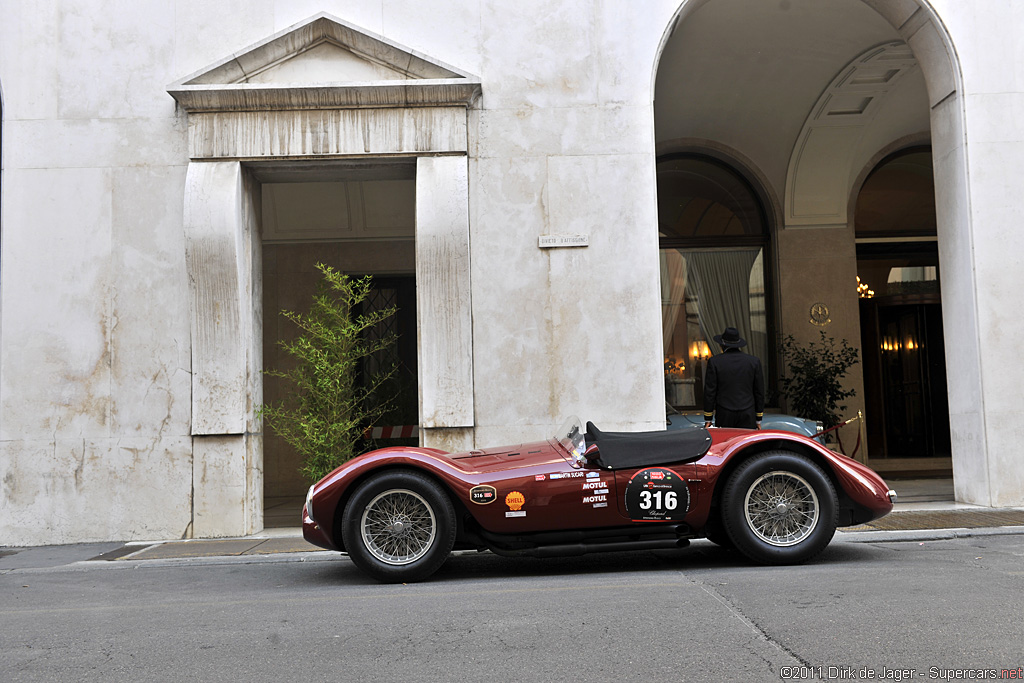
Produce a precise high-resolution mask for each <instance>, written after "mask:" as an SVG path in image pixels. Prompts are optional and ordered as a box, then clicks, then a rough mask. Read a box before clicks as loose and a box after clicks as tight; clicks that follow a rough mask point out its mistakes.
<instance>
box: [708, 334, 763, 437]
mask: <svg viewBox="0 0 1024 683" xmlns="http://www.w3.org/2000/svg"><path fill="white" fill-rule="evenodd" d="M715 341H716V342H718V343H719V344H720V345H721V346H722V348H723V349H724V351H723V352H722V353H720V354H718V355H715V356H712V357H711V358H710V359H709V360H708V369H707V370H706V371H705V373H704V426H705V427H710V426H711V418H712V417H715V416H716V415H717V418H716V419H715V424H716V426H718V427H742V428H744V429H760V428H761V418H762V417H764V373H762V371H761V361H760V360H758V358H757V356H751V355H749V354H746V353H743V352H742V351H740V349H741V348H743V347H744V346H746V345H747V342H746V340H745V339H743V338H741V337H740V333H739V330H737V329H736V328H735V327H727V328H725V332H723V333H722V334H717V335H715Z"/></svg>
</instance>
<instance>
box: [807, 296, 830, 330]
mask: <svg viewBox="0 0 1024 683" xmlns="http://www.w3.org/2000/svg"><path fill="white" fill-rule="evenodd" d="M830 322H832V318H830V317H829V316H828V306H826V305H825V304H823V303H820V302H819V303H816V304H812V305H811V324H812V325H817V326H818V327H825V325H828V324H829V323H830Z"/></svg>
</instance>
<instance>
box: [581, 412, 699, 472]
mask: <svg viewBox="0 0 1024 683" xmlns="http://www.w3.org/2000/svg"><path fill="white" fill-rule="evenodd" d="M584 438H586V440H587V443H588V444H590V443H593V444H595V445H597V450H598V455H597V465H598V466H599V467H601V468H602V469H606V470H624V469H629V468H632V467H653V466H654V465H667V464H669V463H684V462H691V461H693V460H699V459H700V458H701V457H703V456H704V454H705V453H707V452H708V449H709V448H711V435H710V434H709V433H708V430H706V429H704V428H703V427H701V428H699V429H672V430H667V431H662V432H602V431H601V430H599V429H598V428H597V427H595V426H594V423H593V422H587V434H586V436H585V437H584Z"/></svg>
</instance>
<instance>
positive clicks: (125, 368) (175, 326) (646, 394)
mask: <svg viewBox="0 0 1024 683" xmlns="http://www.w3.org/2000/svg"><path fill="white" fill-rule="evenodd" d="M712 1H713V0H712ZM875 4H877V2H876V3H875ZM892 4H894V5H895V4H901V3H895V2H894V3H892ZM902 4H903V5H907V4H909V3H907V2H904V3H902ZM679 5H680V3H679V2H677V1H674V0H659V1H657V2H653V1H652V2H647V3H644V7H643V11H638V10H637V8H636V5H634V4H633V3H627V2H615V1H611V0H608V1H605V2H585V1H583V0H574V1H573V2H565V1H563V0H550V1H541V2H537V3H531V4H529V5H527V6H522V5H520V4H517V3H508V2H501V1H499V0H482V1H470V0H465V1H462V2H395V1H392V0H375V1H366V2H360V3H349V2H342V1H341V0H323V1H317V2H312V1H308V0H302V1H301V2H285V1H283V0H255V1H252V2H235V1H227V0H225V1H223V2H199V1H190V0H178V1H175V2H129V1H127V0H123V1H121V2H116V3H113V4H111V3H109V2H100V1H99V0H81V1H79V2H70V1H68V2H54V3H34V2H27V1H24V2H22V1H19V0H10V1H8V2H4V3H3V4H2V5H0V87H2V88H3V95H4V110H3V116H4V121H3V138H2V143H3V149H2V158H3V197H2V207H0V208H2V230H3V254H2V259H3V260H2V265H0V287H2V291H0V296H2V300H0V315H2V324H0V334H2V339H0V493H2V497H0V545H2V544H31V543H43V542H45V543H57V542H70V541H89V540H104V539H133V538H173V537H181V536H188V535H191V534H193V533H195V531H196V530H195V527H194V523H195V519H194V516H195V514H196V513H195V511H194V509H195V507H196V503H197V502H198V503H200V505H199V507H200V508H201V509H202V510H211V509H214V508H212V507H210V505H211V504H212V503H211V499H210V498H209V497H206V498H203V499H202V500H198V499H197V500H194V495H193V485H194V482H195V481H200V480H201V474H200V473H199V470H198V469H197V467H199V468H202V467H204V466H205V465H203V463H199V464H198V465H197V461H196V459H195V456H194V449H195V448H196V447H195V446H194V445H193V439H194V438H198V437H193V433H194V429H193V427H194V425H193V424H192V419H193V418H192V412H191V408H190V406H191V403H192V398H193V397H192V377H191V375H190V373H191V372H192V367H191V360H190V359H191V355H192V352H193V349H192V345H191V332H190V329H191V328H190V321H189V296H190V294H189V282H188V276H187V269H186V260H185V235H184V229H183V220H184V218H183V211H184V195H185V184H186V168H187V166H188V163H189V158H188V155H189V152H188V150H187V135H188V133H187V129H186V125H185V124H186V118H185V116H184V114H183V112H181V111H178V110H176V109H175V102H174V100H173V99H172V98H171V97H170V96H168V94H167V92H166V87H167V84H168V83H171V82H172V81H174V80H175V79H179V78H181V77H182V76H184V75H185V74H189V73H193V72H195V71H197V70H198V69H200V68H202V67H203V66H204V65H206V64H210V63H211V62H214V61H216V60H219V59H221V58H223V57H225V56H227V55H228V54H230V53H233V52H237V51H239V50H242V49H243V48H245V47H246V46H248V45H251V44H253V43H255V42H257V41H260V40H263V39H264V38H266V37H267V36H269V35H271V34H273V33H275V32H277V31H280V30H281V29H283V28H285V27H287V26H290V25H292V24H294V23H296V22H299V21H302V20H304V19H306V18H307V17H309V16H311V15H313V14H316V13H318V12H322V11H326V12H330V13H332V14H334V15H337V16H338V17H340V18H342V19H344V20H345V21H349V22H352V23H354V24H358V25H360V26H362V27H364V28H366V29H368V30H370V31H373V32H376V33H379V34H381V35H384V36H386V37H387V38H389V39H390V40H393V41H396V42H398V43H401V44H404V45H407V46H410V47H411V48H412V49H415V50H416V51H417V52H419V53H422V54H425V55H429V56H430V57H433V58H436V59H438V60H441V61H444V62H446V63H449V64H452V65H455V66H456V67H458V68H460V69H463V70H465V71H467V72H470V73H473V74H476V75H478V76H480V78H481V80H482V83H483V96H482V98H481V99H480V101H479V102H478V103H476V105H474V108H473V109H472V110H471V111H470V114H469V128H468V131H467V134H468V141H467V145H468V149H469V159H468V186H469V209H470V214H469V221H470V255H471V278H472V297H471V300H472V340H473V350H474V353H473V368H472V377H473V380H472V381H473V387H474V388H473V392H474V414H473V419H474V423H475V430H474V436H473V440H474V442H475V444H476V445H478V446H487V445H495V444H499V443H504V442H514V441H520V440H527V439H531V438H539V437H542V436H544V435H546V434H547V433H548V431H549V430H550V428H551V427H552V426H553V425H555V424H556V423H557V422H559V421H560V419H561V418H562V417H563V416H564V415H566V414H568V413H578V414H579V415H580V416H581V417H584V418H585V419H590V420H593V421H595V422H596V423H598V424H600V425H601V426H602V427H604V428H607V429H620V428H621V429H656V428H659V427H660V425H661V422H662V410H663V397H662V393H661V386H662V368H661V335H660V309H659V288H658V268H657V234H656V223H657V216H656V208H655V206H656V205H655V195H654V192H655V190H654V187H655V183H654V180H655V176H654V159H653V150H654V144H655V141H654V127H653V109H652V103H651V98H652V95H653V86H654V75H655V69H656V63H657V60H658V57H659V50H660V47H661V44H662V41H663V38H664V35H665V32H666V30H667V27H668V26H669V24H670V22H671V20H672V17H673V16H674V14H675V13H676V10H677V9H678V7H679ZM932 5H933V7H934V8H935V11H936V12H937V13H938V16H939V17H940V18H941V21H942V24H943V26H944V28H945V30H947V31H948V32H949V35H950V36H951V37H952V40H953V43H954V45H955V47H956V55H957V57H958V58H959V60H960V63H961V65H962V74H961V76H962V83H963V108H964V111H965V114H966V116H965V121H966V125H967V130H966V136H967V139H968V144H967V145H966V146H965V147H962V148H960V149H959V150H954V154H953V156H952V157H950V159H949V160H948V166H947V167H946V168H947V169H948V170H947V171H946V172H948V173H950V174H952V175H953V176H956V174H957V173H958V172H959V170H958V169H960V166H958V164H962V165H965V168H966V169H967V173H968V174H969V180H970V185H969V188H970V195H969V201H968V202H960V200H956V201H958V202H960V203H959V205H957V206H955V207H952V208H950V209H949V211H950V212H951V215H956V216H962V217H965V220H963V221H961V222H959V223H958V226H965V227H963V228H962V229H958V231H954V232H952V233H951V234H950V235H947V236H946V237H945V238H944V239H945V246H944V247H943V249H944V250H945V252H944V254H945V253H956V254H958V255H959V258H961V260H962V261H963V262H964V263H965V264H966V265H965V266H964V269H963V272H964V273H965V275H964V277H961V278H960V279H958V280H957V281H956V282H955V287H956V288H957V290H956V291H955V292H949V293H947V292H946V291H945V290H944V292H943V296H944V300H945V301H946V302H947V303H954V304H955V302H954V301H953V299H955V297H957V296H962V297H965V303H964V304H963V307H964V309H965V310H971V311H973V310H977V318H978V319H977V324H976V325H975V324H974V323H973V321H971V322H969V323H968V324H966V325H962V326H960V328H958V329H956V330H950V326H949V325H947V334H950V335H952V336H951V343H947V348H950V349H951V351H950V356H951V359H954V358H956V353H957V349H958V348H963V349H966V350H967V351H966V361H965V364H964V367H962V368H961V367H959V366H958V365H957V364H956V363H955V362H952V360H951V363H950V365H949V371H950V373H955V372H967V373H978V374H979V375H980V381H979V383H978V385H979V388H978V389H977V393H976V394H969V395H958V396H955V397H954V396H951V400H950V406H951V413H952V416H953V420H954V427H953V429H954V442H955V443H956V442H957V439H956V436H955V435H956V433H957V429H958V424H957V420H958V419H962V420H964V421H966V422H969V423H970V428H969V429H966V430H965V431H964V434H966V436H964V438H963V439H961V441H960V448H961V452H962V453H965V454H968V455H969V457H963V458H960V459H959V460H957V461H956V468H957V469H956V473H957V477H958V482H957V492H958V495H960V496H962V497H964V498H965V499H969V500H971V501H972V502H983V501H986V500H987V501H989V502H991V503H993V504H1007V503H1014V502H1016V503H1018V504H1019V503H1021V502H1024V501H1022V494H1021V491H1022V490H1024V468H1022V466H1021V465H1020V464H1019V463H1018V462H1017V460H1018V459H1017V458H1016V456H1015V449H1014V445H1015V444H1016V443H1019V442H1020V440H1021V437H1022V436H1024V435H1022V434H1021V430H1022V428H1021V427H1020V426H1019V425H1020V424H1022V423H1024V420H1022V419H1021V418H1022V415H1021V412H1022V411H1021V408H1020V407H1019V406H1018V402H1017V401H1016V400H1015V397H1016V393H1017V392H1016V388H1017V387H1019V386H1020V385H1021V380H1022V379H1024V370H1021V369H1020V368H1019V364H1016V363H1015V362H1014V361H1015V353H1014V350H1015V346H1016V344H1015V341H1016V340H1017V339H1020V338H1021V334H1020V333H1021V330H1020V329H1019V328H1020V327H1021V326H1022V325H1024V323H1022V322H1021V321H1019V320H1018V318H1017V317H1015V316H1013V315H1012V313H1011V312H1012V311H1014V310H1015V309H1014V304H1015V300H1016V298H1017V291H1018V288H1019V276H1018V273H1019V272H1020V268H1019V267H1018V264H1017V261H1018V260H1019V259H1020V255H1021V254H1024V237H1022V236H1021V235H1020V234H1019V233H1020V231H1019V230H1018V229H1017V226H1019V225H1020V224H1021V223H1022V219H1024V200H1022V198H1021V195H1020V193H1019V192H1018V191H1017V187H1018V186H1019V184H1020V178H1021V171H1022V170H1024V169H1022V164H1024V162H1022V161H1021V160H1022V159H1024V124H1022V123H1021V121H1022V120H1024V119H1022V117H1021V116H1020V115H1019V114H1020V112H1021V111H1024V87H1022V86H1024V71H1022V69H1024V54H1022V53H1024V43H1022V42H1021V41H1019V40H1018V39H1017V38H1016V36H1018V35H1019V34H1020V33H1021V32H1022V29H1024V8H1022V7H1021V5H1020V3H1017V2H1014V1H1013V0H987V1H986V2H981V3H974V2H972V3H963V2H960V1H959V0H935V1H934V2H933V3H932ZM955 119H956V117H955V116H953V117H951V119H950V120H954V121H955ZM935 120H937V119H935V118H933V125H934V121H935ZM938 120H942V119H941V117H940V118H939V119H938ZM954 137H955V135H954ZM965 154H966V156H965ZM786 160H788V153H787V155H786V157H785V158H784V159H780V160H777V163H776V161H772V162H771V163H770V164H766V165H769V166H772V165H773V164H774V166H773V168H775V167H776V166H777V167H778V168H784V166H785V163H786ZM938 171H939V172H940V173H941V172H943V170H942V169H938ZM773 174H774V175H773V177H776V176H779V175H780V172H779V171H778V169H776V170H775V171H773ZM943 201H945V199H944V198H940V199H939V202H940V206H942V202H943ZM970 225H973V226H974V233H973V234H970V233H969V232H965V231H966V230H968V226H970ZM552 233H555V234H572V233H582V234H587V235H589V238H590V246H588V247H586V248H578V249H558V250H541V249H539V248H538V247H537V239H538V237H539V236H540V235H543V234H552ZM943 258H945V256H944V257H943ZM972 268H973V270H972ZM972 278H973V281H972ZM975 283H976V285H977V286H976V288H975ZM975 349H977V350H978V351H975ZM968 384H970V383H968ZM971 386H973V385H971ZM979 415H981V416H982V417H981V419H982V421H983V424H982V425H978V424H977V422H978V416H979ZM200 451H201V453H200V455H201V456H202V457H201V459H205V458H207V457H208V454H210V453H216V448H208V447H207V446H206V445H203V446H202V447H201V448H200ZM232 452H234V451H232ZM244 452H245V453H249V454H252V455H251V457H252V458H255V459H258V457H259V456H258V453H257V451H256V450H254V449H252V448H250V447H249V446H246V447H245V449H244ZM247 457H248V456H247ZM204 462H205V460H204ZM234 467H235V469H234V470H230V471H235V472H247V474H246V475H245V476H246V477H253V476H255V477H257V478H258V472H259V468H258V462H247V463H246V464H238V463H235V465H234ZM254 473H255V474H254ZM197 477H198V478H197ZM238 486H241V487H242V488H243V489H244V490H243V492H242V493H239V497H240V499H241V500H243V503H242V504H243V505H247V506H250V507H252V506H255V505H258V500H256V499H255V498H254V497H253V496H254V495H255V494H254V492H253V490H254V488H256V487H258V482H254V481H252V480H249V481H247V482H241V483H239V484H238ZM246 487H248V488H246ZM214 502H216V501H214ZM246 510H248V508H247V509H246ZM246 510H243V511H237V514H238V515H240V516H241V517H242V518H243V519H242V521H241V522H240V524H241V525H242V526H245V525H248V526H253V525H255V524H257V523H258V522H257V521H256V520H254V519H253V518H252V517H251V516H250V512H247V511H246ZM253 514H257V513H253ZM208 522H209V520H208V519H206V520H204V524H207V523H208ZM203 528H204V529H206V531H201V532H200V533H210V534H216V533H218V530H217V528H216V525H214V526H213V527H210V526H204V527H203Z"/></svg>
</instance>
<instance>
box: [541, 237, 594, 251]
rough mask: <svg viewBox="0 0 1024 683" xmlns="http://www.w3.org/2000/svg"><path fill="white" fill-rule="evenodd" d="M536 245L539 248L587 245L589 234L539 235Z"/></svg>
mask: <svg viewBox="0 0 1024 683" xmlns="http://www.w3.org/2000/svg"><path fill="white" fill-rule="evenodd" d="M537 246H539V247H540V248H541V249H552V248H554V247H588V246H590V235H541V236H540V241H539V243H538V245H537Z"/></svg>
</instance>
